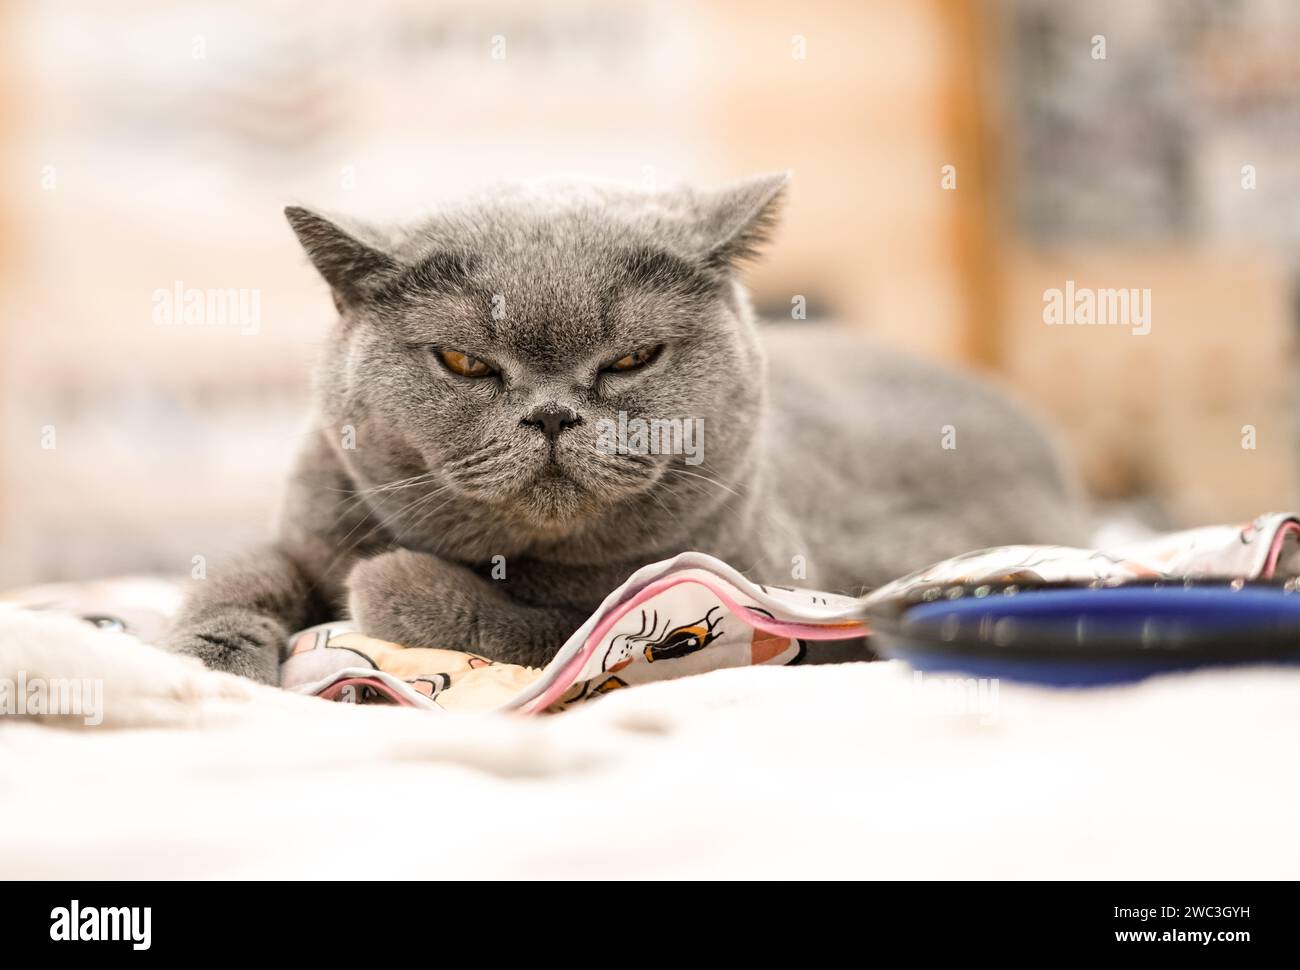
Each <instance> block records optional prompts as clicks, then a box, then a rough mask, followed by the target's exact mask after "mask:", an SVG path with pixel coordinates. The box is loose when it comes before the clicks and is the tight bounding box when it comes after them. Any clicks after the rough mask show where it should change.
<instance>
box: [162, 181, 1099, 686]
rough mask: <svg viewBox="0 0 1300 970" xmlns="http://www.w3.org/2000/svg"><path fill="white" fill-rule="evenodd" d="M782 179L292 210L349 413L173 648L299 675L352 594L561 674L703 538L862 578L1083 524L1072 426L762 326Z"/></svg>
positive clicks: (365, 612)
mask: <svg viewBox="0 0 1300 970" xmlns="http://www.w3.org/2000/svg"><path fill="white" fill-rule="evenodd" d="M783 185H784V178H783V177H778V178H769V179H759V180H754V181H751V182H748V183H743V184H742V185H740V186H737V187H734V188H731V189H728V190H723V191H720V192H713V193H690V192H681V193H668V194H660V195H654V196H645V195H638V194H636V193H626V192H611V191H610V190H595V189H590V188H587V187H569V188H565V189H552V190H546V191H544V192H541V193H536V192H523V193H512V192H505V193H498V194H496V195H493V196H490V197H488V198H486V199H484V200H479V201H476V202H473V203H470V204H468V205H466V206H465V207H463V208H462V209H459V210H451V211H446V212H444V213H442V214H441V215H439V216H435V217H434V218H433V219H432V220H430V221H427V222H425V223H422V224H420V225H419V226H416V227H414V228H412V229H408V230H406V231H404V232H400V233H394V234H389V235H382V234H379V233H375V232H373V231H364V230H363V231H361V232H358V233H356V234H355V235H354V234H350V233H346V232H344V231H343V230H340V229H339V228H337V227H336V226H334V225H333V224H331V223H329V222H326V221H325V220H323V219H321V218H320V217H318V216H314V215H312V214H310V213H307V212H306V211H304V210H290V213H289V216H290V221H291V223H293V225H294V228H295V230H296V231H297V232H298V235H299V238H300V239H301V240H302V242H303V244H304V247H305V248H306V249H307V252H308V254H309V256H311V258H312V260H313V262H314V263H315V264H316V266H317V268H318V269H319V270H320V271H321V273H322V275H323V276H324V277H325V278H326V280H327V281H328V282H329V283H330V284H331V287H332V289H333V291H334V295H335V302H336V305H337V306H338V308H339V310H340V320H339V322H338V324H337V325H336V330H335V334H334V338H333V339H332V341H331V342H330V345H329V352H328V353H327V355H326V359H325V361H324V364H323V368H322V374H321V378H322V379H321V382H320V416H319V417H320V420H318V421H317V422H316V426H317V427H320V426H322V425H323V426H324V427H323V430H320V431H318V432H316V433H315V434H314V435H313V436H312V437H311V438H310V439H309V441H308V444H307V446H306V447H305V449H304V451H303V454H302V455H301V456H300V458H299V461H298V463H297V466H296V468H295V471H294V474H293V476H292V480H291V483H290V489H289V493H288V499H287V504H286V507H285V510H284V514H283V519H282V524H281V528H280V536H279V539H278V540H277V542H276V544H275V545H274V546H272V547H270V548H267V549H264V550H262V551H260V552H257V553H254V554H252V555H250V556H249V557H247V558H246V559H245V560H243V561H242V562H240V563H236V564H231V565H230V566H228V567H227V568H225V569H224V570H220V571H214V572H213V574H212V575H211V576H210V578H208V579H207V580H205V581H204V582H203V583H202V584H201V585H200V586H199V587H198V588H197V589H196V590H195V591H194V593H193V595H192V596H191V597H190V599H189V601H188V602H187V605H186V607H185V609H184V611H183V613H182V616H181V617H180V619H179V621H178V623H177V626H176V629H175V633H174V636H173V644H174V646H175V647H176V648H177V649H180V650H183V651H186V652H189V653H193V654H196V655H198V656H200V657H202V658H203V659H204V661H205V662H207V663H208V664H209V665H211V666H214V667H218V668H220V669H226V670H232V671H235V672H237V673H243V674H246V675H249V676H254V677H257V678H259V679H263V680H272V681H273V680H274V679H275V676H276V670H277V667H276V663H277V659H278V651H279V647H280V644H281V643H282V642H283V639H284V637H286V636H287V635H288V633H290V632H292V630H294V629H297V628H300V627H303V626H307V625H310V624H312V623H316V622H322V621H324V620H326V619H331V618H334V617H335V616H337V615H338V614H339V613H340V612H341V611H342V610H343V609H344V608H345V606H346V607H347V608H348V609H350V612H351V613H352V615H353V618H354V619H355V620H356V621H358V622H359V624H360V625H361V627H362V629H363V630H365V631H366V632H367V633H370V634H372V635H374V636H378V637H381V638H384V639H389V640H393V641H395V642H400V643H404V644H407V645H428V646H443V647H450V648H457V649H468V650H471V651H474V652H479V653H483V654H486V655H489V656H492V657H495V658H498V659H503V660H509V661H514V662H522V663H529V664H534V665H537V664H542V663H545V662H546V661H547V660H548V659H549V658H550V656H551V655H552V654H553V653H554V652H555V650H556V649H557V648H558V647H559V646H560V644H561V643H562V642H563V641H564V640H565V638H566V637H567V636H568V634H569V633H571V632H572V631H573V630H574V629H575V628H576V627H577V626H578V625H579V624H580V623H581V622H582V620H584V619H585V618H586V617H587V615H588V614H590V612H591V611H592V609H593V608H594V607H595V606H597V605H598V604H599V602H600V601H601V600H602V599H603V598H604V596H605V595H606V594H607V593H608V592H609V591H610V590H611V589H613V588H614V587H615V586H617V585H618V584H619V583H621V582H622V581H623V580H624V579H625V578H626V577H627V575H628V574H629V573H631V572H632V571H633V570H635V569H636V568H638V567H639V566H641V565H644V564H645V563H647V562H653V561H656V560H659V559H664V558H667V557H670V556H672V555H674V554H676V553H678V552H681V551H684V550H687V549H696V550H699V551H702V552H707V553H711V554H713V555H715V556H718V557H719V558H721V559H724V560H726V561H728V562H730V563H731V564H733V565H735V566H736V567H737V568H739V569H741V570H743V571H745V572H747V573H748V574H750V575H751V576H752V577H753V578H755V579H758V580H760V581H765V582H771V583H777V584H786V585H791V584H798V585H807V586H813V587H820V588H825V589H832V590H838V591H844V592H851V593H853V592H859V591H860V590H861V589H862V588H863V587H865V586H869V585H875V584H878V583H881V582H884V581H886V580H888V579H891V578H894V577H895V576H897V575H900V574H902V573H904V572H907V571H909V570H911V569H914V568H918V567H920V566H923V565H926V564H928V563H930V562H933V561H936V560H938V559H941V558H944V557H946V556H949V555H954V554H957V553H960V552H964V551H968V550H970V549H973V548H978V547H981V546H987V545H993V544H998V543H1004V542H1057V541H1072V540H1074V539H1076V538H1077V519H1076V510H1075V508H1074V507H1073V504H1072V501H1071V496H1070V494H1069V488H1068V486H1067V484H1066V482H1065V479H1064V477H1063V476H1062V475H1061V473H1060V471H1059V469H1058V465H1057V462H1056V458H1055V456H1054V454H1053V452H1052V449H1051V447H1050V446H1049V444H1048V442H1047V439H1046V438H1045V436H1044V435H1043V434H1042V433H1041V432H1040V431H1039V430H1038V429H1037V428H1036V427H1035V426H1034V425H1033V423H1032V422H1030V421H1029V420H1028V419H1027V418H1025V417H1024V416H1023V415H1022V414H1021V413H1020V412H1019V411H1018V410H1017V409H1016V408H1014V407H1013V406H1011V405H1010V404H1009V403H1008V402H1006V401H1005V400H1003V399H1002V398H1001V397H1000V396H999V395H997V394H995V393H993V392H992V391H990V390H989V389H988V388H986V387H984V386H983V385H980V384H977V383H975V382H973V381H970V380H967V379H964V378H960V377H957V376H955V375H951V374H948V373H946V372H943V371H941V370H939V369H937V368H934V367H931V366H930V365H926V364H923V363H920V362H917V361H913V360H911V359H909V358H906V357H902V356H898V355H895V354H892V353H888V352H885V351H883V350H881V349H880V348H877V347H874V346H872V345H870V344H868V343H866V342H865V341H862V340H861V339H860V338H856V337H854V336H852V335H851V334H848V333H845V332H840V331H835V330H830V329H828V328H825V327H816V326H812V325H806V326H804V325H791V324H786V325H782V326H780V327H772V328H761V327H759V326H757V325H756V324H755V323H754V321H753V319H752V315H751V313H750V310H749V308H748V303H747V300H746V298H745V295H744V292H743V290H742V289H741V288H740V286H739V284H738V283H737V282H736V279H735V265H736V263H737V262H738V261H739V260H741V259H743V258H745V257H747V256H750V255H752V253H753V251H754V249H755V247H756V246H757V245H758V243H759V242H760V241H761V239H762V237H763V234H764V232H765V230H766V229H767V228H768V226H769V225H770V223H771V221H772V218H773V210H774V206H775V203H776V200H777V198H778V197H779V195H780V192H781V190H782V187H783ZM363 238H364V239H365V240H366V241H363ZM637 418H642V419H646V420H650V419H671V420H674V421H677V422H681V423H685V422H692V423H695V422H697V424H696V427H698V429H699V430H700V433H701V434H700V438H699V440H698V444H699V445H701V447H700V448H699V449H697V450H694V451H690V452H689V453H685V454H684V453H678V454H663V453H657V452H656V451H655V450H651V451H649V452H647V451H646V449H644V448H641V447H635V446H634V447H632V448H630V449H614V450H611V449H610V448H609V447H608V439H607V438H605V439H602V435H603V434H605V433H606V432H608V431H609V429H610V428H611V427H614V426H616V425H618V423H619V422H620V420H621V421H622V422H624V423H626V422H628V421H629V420H630V421H633V422H634V421H635V419H637ZM663 440H664V441H665V442H666V441H667V440H668V439H663ZM602 441H604V442H605V443H604V444H602Z"/></svg>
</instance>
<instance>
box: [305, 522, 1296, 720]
mask: <svg viewBox="0 0 1300 970" xmlns="http://www.w3.org/2000/svg"><path fill="white" fill-rule="evenodd" d="M1297 575H1300V519H1297V518H1296V517H1294V516H1291V515H1285V514H1281V513H1275V514H1270V515H1262V516H1260V517H1259V518H1258V519H1256V520H1255V521H1254V522H1252V523H1250V524H1249V525H1247V526H1245V527H1241V526H1208V527H1205V528H1200V529H1191V530H1188V531H1185V532H1176V533H1171V534H1169V535H1165V536H1161V537H1158V538H1155V539H1151V540H1148V541H1144V542H1139V543H1134V544H1131V545H1126V546H1123V547H1118V548H1114V549H1110V550H1106V551H1099V550H1095V549H1075V548H1069V547H1065V546H1003V547H999V548H995V549H985V550H980V551H978V552H972V553H967V554H965V555H962V556H957V557H955V558H953V559H948V560H945V561H944V562H941V563H937V564H935V565H933V566H930V567H928V568H926V569H923V570H920V571H918V572H916V573H912V574H911V575H909V576H905V577H903V578H902V579H898V580H895V581H894V582H892V583H889V584H887V585H885V586H882V587H881V588H879V589H877V590H875V591H874V592H872V593H870V594H869V595H867V596H864V597H862V598H860V599H853V598H850V597H846V596H837V595H835V594H832V593H822V592H818V591H815V590H804V589H790V588H785V587H774V586H761V585H758V584H756V583H752V582H750V581H749V580H747V579H745V578H744V577H743V576H741V575H740V574H739V573H737V572H736V571H735V570H734V569H732V568H731V567H730V566H728V565H727V564H726V563H723V562H721V561H720V560H717V559H714V558H713V557H711V556H706V555H704V554H702V553H695V552H689V553H684V554H682V555H680V556H677V557H676V558H675V559H670V560H666V561H664V562H661V563H655V564H653V565H650V566H645V567H644V568H642V569H640V570H638V571H637V572H636V573H634V574H633V575H632V577H631V578H629V579H628V581H627V582H626V583H624V584H623V585H622V586H620V587H619V588H618V589H616V590H614V592H612V593H611V594H610V595H609V596H608V597H606V599H605V601H604V603H602V604H601V606H600V608H599V609H597V610H596V612H595V613H594V614H593V615H592V616H591V618H590V619H588V620H587V622H586V623H584V624H583V625H582V627H581V628H579V629H578V630H577V631H576V632H575V633H574V634H573V636H571V637H570V638H569V639H568V640H567V641H566V642H565V644H564V645H563V646H562V647H561V648H560V650H559V652H558V653H557V655H556V656H555V659H554V660H552V661H551V662H550V663H549V664H547V666H546V667H545V668H542V669H536V668H529V667H520V666H516V665H513V664H498V663H494V662H493V661H491V660H488V659H487V658H485V657H479V656H476V655H474V654H469V653H463V652H460V651H457V650H452V649H447V650H431V649H424V648H403V647H401V646H398V645H396V644H392V643H385V642H383V641H381V640H375V639H373V638H370V637H365V636H363V635H361V634H360V633H358V632H356V631H355V630H354V629H352V628H351V627H349V626H348V625H346V624H328V625H326V626H323V627H314V628H312V629H311V630H307V631H304V632H302V633H300V634H297V635H296V636H295V637H293V638H292V639H291V640H290V643H289V646H288V653H287V656H286V659H285V662H284V664H283V666H282V668H281V684H282V686H284V687H287V688H289V689H291V690H296V691H301V692H304V693H310V694H317V695H319V696H322V697H328V698H331V699H335V700H345V701H353V702H357V703H369V702H388V703H398V704H409V705H413V706H418V707H425V708H428V709H431V710H480V711H481V710H515V711H521V712H524V713H537V712H541V711H558V710H563V709H564V708H566V707H568V706H570V705H572V704H576V703H580V702H582V701H585V700H588V699H590V698H593V697H599V696H600V695H602V694H606V693H609V692H610V691H612V690H620V689H622V688H624V687H630V686H633V685H636V684H644V683H649V682H652V681H657V680H669V679H672V678H676V677H685V676H688V675H690V674H696V673H703V672H706V671H710V670H718V669H721V668H724V667H741V666H749V665H754V664H793V663H798V662H799V661H800V660H801V659H803V657H804V656H805V654H806V652H807V651H808V650H809V649H810V646H809V644H810V643H812V642H813V641H818V640H843V639H849V638H855V637H860V636H863V635H865V634H866V633H867V632H869V631H868V629H867V627H866V625H865V623H864V622H863V619H862V617H863V616H864V614H865V613H866V611H868V610H871V609H878V608H880V607H882V606H888V605H889V604H890V603H893V602H901V601H903V600H905V599H908V598H910V597H914V596H915V595H917V594H920V593H924V592H925V591H926V590H929V589H934V590H936V591H937V590H940V589H942V588H943V587H945V586H951V585H954V584H966V583H981V582H985V583H994V582H1023V583H1026V584H1030V583H1037V582H1080V583H1090V582H1102V583H1107V584H1111V583H1122V582H1126V581H1130V580H1137V579H1160V578H1166V579H1176V578H1188V577H1192V578H1210V577H1218V578H1226V579H1235V578H1242V579H1270V578H1281V577H1288V576H1290V577H1293V576H1297ZM812 649H815V644H814V645H813V647H812Z"/></svg>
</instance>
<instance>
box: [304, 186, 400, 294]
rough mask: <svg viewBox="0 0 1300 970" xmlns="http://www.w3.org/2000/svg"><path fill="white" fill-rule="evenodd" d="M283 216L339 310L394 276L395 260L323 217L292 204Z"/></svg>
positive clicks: (373, 290) (371, 292)
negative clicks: (332, 292)
mask: <svg viewBox="0 0 1300 970" xmlns="http://www.w3.org/2000/svg"><path fill="white" fill-rule="evenodd" d="M284 215H285V218H286V219H288V220H289V225H290V226H291V227H292V228H293V231H294V233H295V234H296V235H297V237H298V242H300V243H302V248H303V250H304V251H306V253H307V258H308V259H310V260H311V262H312V265H313V266H315V267H316V269H317V271H318V272H319V273H320V275H321V276H323V277H324V278H325V282H326V283H328V284H329V285H330V289H331V290H333V291H334V304H335V305H336V306H337V307H338V308H339V309H340V310H342V309H343V307H344V306H345V305H348V304H357V303H361V302H363V301H364V300H365V299H366V298H367V296H369V295H371V294H373V293H374V292H376V291H377V290H378V289H379V288H380V287H382V286H383V285H384V284H385V283H387V282H389V281H391V280H392V279H394V278H395V277H396V276H397V275H398V273H399V267H398V264H397V261H396V260H394V259H393V258H392V257H391V256H389V255H387V254H386V253H383V252H381V251H380V250H378V249H376V248H375V247H373V246H371V245H369V244H367V243H364V242H362V241H361V240H360V239H358V238H357V237H356V236H353V235H352V234H350V233H348V232H346V231H345V230H343V229H341V228H339V227H338V226H337V225H335V224H334V223H332V222H330V221H329V220H328V219H326V218H325V217H324V216H319V215H317V214H316V213H314V212H312V211H311V210H309V209H304V208H302V207H301V206H296V205H291V206H286V207H285V210H284Z"/></svg>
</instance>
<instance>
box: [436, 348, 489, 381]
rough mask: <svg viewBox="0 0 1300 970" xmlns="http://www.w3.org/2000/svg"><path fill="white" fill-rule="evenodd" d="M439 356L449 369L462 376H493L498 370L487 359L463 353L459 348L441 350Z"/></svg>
mask: <svg viewBox="0 0 1300 970" xmlns="http://www.w3.org/2000/svg"><path fill="white" fill-rule="evenodd" d="M438 358H439V359H440V360H441V361H442V363H443V366H445V367H446V368H447V370H449V371H451V372H452V373H453V374H459V375H460V376H461V377H491V376H492V375H493V374H495V373H496V372H497V371H496V368H495V367H493V366H492V365H491V364H489V363H487V362H486V361H482V360H479V359H478V358H477V357H471V356H470V355H469V354H463V353H461V352H460V351H459V350H440V351H438Z"/></svg>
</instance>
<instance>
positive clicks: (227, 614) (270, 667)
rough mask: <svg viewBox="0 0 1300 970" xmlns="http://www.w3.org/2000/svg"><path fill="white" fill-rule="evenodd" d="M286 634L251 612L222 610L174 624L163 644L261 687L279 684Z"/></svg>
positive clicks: (268, 619)
mask: <svg viewBox="0 0 1300 970" xmlns="http://www.w3.org/2000/svg"><path fill="white" fill-rule="evenodd" d="M286 637H287V632H286V631H285V629H284V628H283V626H282V625H281V624H279V623H277V622H276V621H275V620H273V619H271V618H270V617H267V616H264V615H263V614H261V613H256V612H254V611H252V610H224V611H222V612H219V613H210V614H207V615H204V616H203V617H200V618H197V619H186V620H182V621H181V622H180V623H178V624H177V625H176V626H175V627H174V628H173V629H172V631H171V634H170V635H169V636H168V637H167V639H166V641H165V642H164V644H163V645H164V646H165V647H166V648H167V649H168V650H171V651H172V652H173V653H180V654H184V655H186V656H189V657H198V658H199V660H201V661H203V664H204V666H206V667H208V668H210V669H212V670H220V671H222V672H223V673H228V674H238V675H239V676H241V677H247V678H248V679H249V680H255V681H257V682H258V683H262V684H271V685H277V684H279V683H280V651H281V648H282V647H283V645H284V642H285V639H286Z"/></svg>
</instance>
